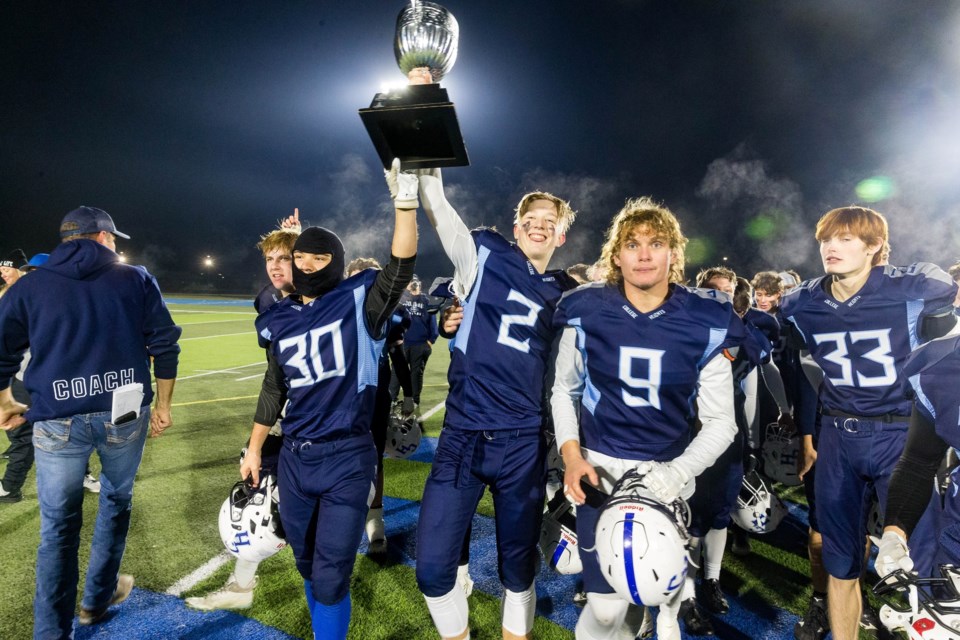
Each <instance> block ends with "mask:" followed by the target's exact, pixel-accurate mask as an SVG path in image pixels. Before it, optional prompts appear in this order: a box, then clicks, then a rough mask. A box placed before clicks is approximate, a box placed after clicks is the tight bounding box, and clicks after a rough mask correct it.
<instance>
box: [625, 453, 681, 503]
mask: <svg viewBox="0 0 960 640" xmlns="http://www.w3.org/2000/svg"><path fill="white" fill-rule="evenodd" d="M637 473H639V474H640V475H641V476H643V478H642V479H641V481H640V482H641V483H642V484H643V486H644V487H646V488H647V490H649V491H650V493H652V494H653V497H655V498H656V499H657V500H659V501H660V502H662V503H664V504H670V503H671V502H673V501H674V500H676V499H677V498H679V497H680V493H681V492H682V491H683V488H684V487H685V486H686V484H687V481H688V480H690V477H689V476H688V475H687V474H686V472H685V471H684V470H683V469H681V468H680V467H679V466H677V465H675V464H673V463H672V462H650V461H645V462H641V463H640V464H638V465H637Z"/></svg>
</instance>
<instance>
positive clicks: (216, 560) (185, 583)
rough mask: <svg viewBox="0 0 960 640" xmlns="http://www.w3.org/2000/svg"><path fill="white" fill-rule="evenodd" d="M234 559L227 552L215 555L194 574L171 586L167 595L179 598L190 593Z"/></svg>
mask: <svg viewBox="0 0 960 640" xmlns="http://www.w3.org/2000/svg"><path fill="white" fill-rule="evenodd" d="M232 559H233V556H231V555H230V554H229V553H227V552H226V551H222V552H220V553H219V554H218V555H215V556H213V557H212V558H210V559H209V560H207V562H206V563H205V564H203V565H201V566H199V567H197V569H196V570H195V571H194V572H193V573H190V574H188V575H185V576H183V577H182V578H180V579H179V580H177V581H176V582H174V583H173V584H172V585H170V588H169V589H167V594H169V595H171V596H176V597H177V598H179V597H180V594H181V593H183V592H184V591H189V590H190V589H192V588H193V587H195V586H197V585H198V584H200V583H201V582H203V581H204V580H206V579H207V578H209V577H210V576H212V575H213V573H214V572H215V571H216V570H217V569H219V568H220V567H222V566H223V565H225V564H226V563H228V562H230V560H232Z"/></svg>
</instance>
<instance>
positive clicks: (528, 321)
mask: <svg viewBox="0 0 960 640" xmlns="http://www.w3.org/2000/svg"><path fill="white" fill-rule="evenodd" d="M507 300H508V301H510V302H519V303H520V304H522V305H523V306H525V307H527V308H528V309H529V311H528V312H527V313H526V314H525V315H520V314H514V315H511V314H504V315H502V316H500V332H499V333H498V335H497V342H499V343H500V344H502V345H506V346H508V347H510V348H512V349H516V350H517V351H522V352H523V353H530V338H527V339H526V340H517V339H516V338H512V337H510V326H511V325H514V324H516V325H520V326H521V327H532V326H533V325H535V324H536V323H537V315H538V314H539V313H540V311H541V310H542V309H543V307H542V306H541V305H539V304H537V303H536V302H534V301H533V300H531V299H530V298H528V297H526V296H525V295H523V294H522V293H520V292H519V291H516V290H514V289H510V293H509V294H508V295H507Z"/></svg>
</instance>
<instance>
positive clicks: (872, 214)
mask: <svg viewBox="0 0 960 640" xmlns="http://www.w3.org/2000/svg"><path fill="white" fill-rule="evenodd" d="M841 233H849V234H851V235H854V236H856V237H858V238H860V239H861V240H863V242H864V243H865V244H867V245H874V244H877V243H878V242H879V243H880V250H879V251H877V252H876V253H875V254H873V260H872V261H871V264H872V265H873V266H874V267H875V266H877V265H878V264H886V262H887V260H889V259H890V231H889V228H888V227H887V219H886V218H884V217H883V214H882V213H878V212H876V211H874V210H873V209H868V208H866V207H855V206H850V207H840V208H839V209H832V210H830V211H827V212H826V213H825V214H823V217H822V218H820V221H819V222H817V232H816V238H817V242H823V241H824V240H827V239H829V238H832V237H834V236H836V235H839V234H841Z"/></svg>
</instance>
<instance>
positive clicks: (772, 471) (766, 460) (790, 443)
mask: <svg viewBox="0 0 960 640" xmlns="http://www.w3.org/2000/svg"><path fill="white" fill-rule="evenodd" d="M760 451H761V457H762V458H763V473H764V474H766V476H767V477H768V478H770V479H771V480H773V481H774V482H780V483H783V484H785V485H787V486H788V487H795V486H797V485H799V484H800V483H801V482H802V481H801V480H800V476H798V475H797V462H799V460H800V436H799V434H797V433H796V432H795V431H790V430H788V429H785V428H784V427H782V426H780V424H778V423H776V422H771V423H770V424H768V425H767V431H766V438H765V439H764V441H763V446H762V447H761V449H760Z"/></svg>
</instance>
